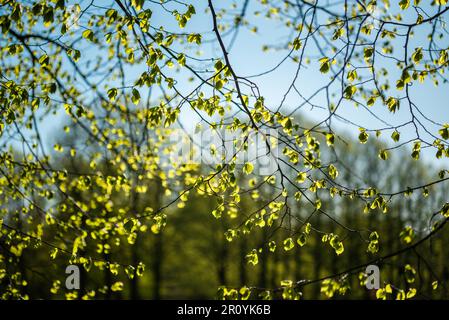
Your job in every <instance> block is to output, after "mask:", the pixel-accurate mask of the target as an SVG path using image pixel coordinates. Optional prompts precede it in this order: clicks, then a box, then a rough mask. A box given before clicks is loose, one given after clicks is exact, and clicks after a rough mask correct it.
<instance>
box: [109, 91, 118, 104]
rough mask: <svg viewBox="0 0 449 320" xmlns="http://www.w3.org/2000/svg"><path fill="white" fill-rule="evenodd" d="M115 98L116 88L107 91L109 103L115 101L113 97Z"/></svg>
mask: <svg viewBox="0 0 449 320" xmlns="http://www.w3.org/2000/svg"><path fill="white" fill-rule="evenodd" d="M116 96H117V89H116V88H111V89H109V90H108V97H109V99H110V100H111V101H114V100H115V97H116Z"/></svg>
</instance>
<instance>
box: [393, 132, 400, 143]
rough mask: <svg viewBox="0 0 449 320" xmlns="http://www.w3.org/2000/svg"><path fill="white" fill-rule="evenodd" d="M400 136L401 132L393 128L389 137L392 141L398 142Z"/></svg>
mask: <svg viewBox="0 0 449 320" xmlns="http://www.w3.org/2000/svg"><path fill="white" fill-rule="evenodd" d="M400 137H401V134H400V133H399V132H398V131H397V130H394V131H393V133H392V134H391V139H393V141H394V142H398V141H399V139H400Z"/></svg>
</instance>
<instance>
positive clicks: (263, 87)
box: [43, 1, 449, 166]
mask: <svg viewBox="0 0 449 320" xmlns="http://www.w3.org/2000/svg"><path fill="white" fill-rule="evenodd" d="M216 2H217V1H216ZM86 3H87V2H86V1H83V2H82V3H81V4H82V5H83V4H86ZM106 3H109V2H106V1H105V4H106ZM217 3H219V4H217V5H216V6H217V8H216V9H217V11H218V10H219V9H220V8H221V6H222V5H223V3H224V5H223V7H225V6H226V7H229V6H230V5H231V4H232V3H233V1H223V2H217ZM236 3H237V4H238V9H236V10H235V11H236V12H237V11H239V10H240V6H241V3H243V1H242V2H240V1H238V2H236ZM321 3H326V1H321ZM327 3H329V2H327ZM194 4H195V7H196V11H197V15H195V16H194V17H193V18H192V20H191V21H190V22H189V23H188V26H187V28H186V29H184V31H185V32H186V33H190V32H195V33H200V34H202V36H203V44H202V45H201V47H200V48H199V49H200V50H201V51H202V55H201V58H207V59H210V58H222V54H221V50H220V48H219V47H218V45H217V43H216V41H213V40H214V39H215V36H214V34H213V32H212V20H211V16H210V14H204V9H205V5H206V4H207V1H201V2H196V1H195V2H194ZM260 9H261V7H260V6H259V5H258V4H257V3H256V1H250V5H249V7H248V10H247V19H248V20H249V21H250V23H252V24H253V25H255V26H257V28H258V32H257V33H253V32H251V31H250V30H248V28H241V29H240V31H239V33H238V37H237V38H236V41H235V44H234V46H233V47H232V50H231V51H230V53H229V58H230V61H231V63H232V65H233V68H234V70H235V72H236V73H237V75H239V76H250V75H254V74H258V73H261V72H263V71H267V70H270V69H271V68H273V67H274V66H275V65H277V64H278V62H279V61H280V60H281V59H282V58H284V57H285V55H286V54H287V51H286V50H282V51H281V52H276V51H273V50H270V51H268V52H267V53H265V52H262V50H261V48H262V47H263V46H264V45H266V44H279V45H280V44H283V43H286V42H287V41H288V36H289V31H288V29H287V28H286V27H285V26H284V25H283V24H282V23H281V22H279V21H276V20H270V19H266V18H264V17H263V15H261V16H259V17H255V16H254V11H257V10H260ZM332 9H335V10H338V8H335V6H334V7H332ZM395 10H396V11H395ZM396 12H397V7H395V6H394V5H393V7H392V9H391V14H395V13H396ZM407 19H415V15H414V13H413V12H412V13H410V15H406V16H405V20H407ZM152 21H153V25H154V26H159V25H161V26H164V28H165V30H168V31H174V32H179V31H180V29H179V27H178V26H177V23H176V21H175V19H174V17H173V16H171V15H170V14H167V13H163V11H162V10H160V9H158V10H155V11H154V12H153V18H152ZM412 21H413V20H412ZM427 30H428V29H427V27H425V26H423V27H422V29H421V30H420V32H418V33H417V34H416V35H415V38H414V39H412V40H411V42H410V45H409V47H410V48H409V50H410V51H412V48H414V47H415V46H419V45H420V43H422V41H423V40H425V37H426V33H427ZM230 38H231V37H226V38H225V39H224V40H225V42H226V43H229V40H230ZM209 40H212V41H211V42H208V41H209ZM400 45H401V43H399V42H398V43H395V47H396V48H397V47H398V46H400ZM421 45H422V44H421ZM175 48H176V47H175ZM177 49H179V50H182V51H184V50H186V49H185V48H179V47H178V48H177ZM400 50H401V49H400V48H399V51H400ZM196 51H198V47H196V46H193V48H192V50H190V51H187V52H190V53H195V52H196ZM82 54H83V51H82ZM320 57H321V55H320V54H318V52H317V51H314V50H308V51H307V58H310V59H311V60H312V64H311V65H310V66H305V67H303V68H302V70H301V72H300V76H299V77H298V79H297V81H296V83H295V84H296V86H297V88H299V89H300V90H301V93H303V94H304V95H305V96H307V95H308V94H312V93H313V92H315V91H316V89H317V88H319V87H321V86H322V85H323V84H324V83H325V81H328V79H329V75H328V74H326V75H322V74H321V73H320V72H319V71H318V62H317V61H318V59H319V58H320ZM192 65H193V66H195V65H198V66H200V67H201V68H204V63H199V64H198V63H197V62H193V63H192ZM384 66H385V67H386V68H388V69H389V71H390V72H391V77H392V79H391V80H390V82H391V83H392V85H394V83H395V81H396V78H395V77H398V75H399V72H398V71H397V69H396V68H395V66H394V64H392V63H389V62H387V61H386V62H385V65H384ZM143 68H144V67H140V66H136V67H133V68H129V69H128V70H127V72H126V74H127V82H128V83H129V84H132V83H133V82H134V81H135V79H136V78H137V77H138V76H139V75H140V73H141V72H142V71H143ZM296 68H297V63H295V62H293V61H291V60H289V59H287V60H286V62H285V63H283V64H282V65H281V66H280V67H279V68H277V69H276V70H275V71H273V72H270V73H269V74H267V75H265V76H261V77H256V78H251V80H252V81H254V82H255V83H256V84H257V86H258V87H259V89H260V93H261V95H262V96H264V98H265V101H266V105H267V106H268V107H269V108H272V109H275V108H276V107H277V106H278V105H279V103H280V101H281V100H282V97H283V95H284V94H285V92H286V90H287V88H288V87H289V85H290V83H291V82H292V79H293V77H294V75H295V72H296ZM209 69H210V70H211V69H212V65H210V67H209ZM190 76H191V74H189V73H188V72H185V71H182V72H181V73H178V74H176V73H173V77H175V78H176V79H177V80H178V81H179V84H178V88H181V90H182V91H183V92H189V91H190V90H191V88H193V87H194V86H195V85H196V84H197V82H194V83H188V82H187V81H186V79H187V78H188V77H190ZM410 92H411V97H412V98H413V100H414V102H415V103H416V104H417V105H418V106H419V107H420V110H421V111H422V112H423V113H424V114H425V115H426V116H428V117H429V118H432V119H434V120H436V121H438V122H440V123H447V122H449V106H448V98H449V90H448V85H447V84H441V85H440V86H439V87H435V86H433V84H432V83H430V81H426V82H425V83H424V84H419V83H414V84H413V86H412V87H411V88H410ZM141 94H142V95H143V96H145V93H144V92H141ZM154 94H155V95H157V92H155V93H154ZM301 102H302V101H301V99H300V98H299V97H298V96H297V95H294V94H290V95H289V96H288V97H287V98H286V100H285V103H284V108H283V109H282V111H283V112H284V113H288V110H291V108H293V107H295V106H297V105H298V104H299V103H301ZM312 102H313V103H314V104H316V105H325V104H326V103H325V97H324V95H318V96H317V97H316V98H314V99H313V100H312ZM301 110H302V111H301V113H299V118H301V116H306V117H307V118H308V119H312V120H314V121H317V122H319V121H321V120H323V119H324V118H326V116H327V115H328V111H327V110H321V109H318V108H314V109H311V108H310V106H304V107H303V108H302V109H301ZM370 110H371V111H372V112H373V113H375V114H376V115H377V116H378V117H380V118H382V119H384V120H385V121H386V122H388V123H389V124H391V125H399V124H401V123H404V122H406V121H408V120H410V113H409V112H408V108H407V107H405V106H402V107H401V109H400V110H399V111H398V112H396V113H395V114H392V113H390V112H389V111H388V110H387V108H386V107H385V106H382V105H380V104H376V105H374V106H373V107H372V108H371V109H370ZM59 113H60V116H57V118H59V119H61V120H62V119H63V117H64V116H63V114H64V111H63V107H61V112H59ZM338 114H339V115H341V116H342V117H345V118H347V119H348V120H350V121H352V122H354V123H357V124H359V125H360V126H362V127H365V128H367V129H379V128H383V127H385V124H383V123H382V122H381V121H378V120H377V119H375V118H374V117H373V116H372V115H370V114H369V112H367V111H365V110H364V109H363V108H360V107H358V108H357V107H355V106H354V103H351V102H345V103H343V104H342V106H341V107H340V108H339V110H338ZM198 121H199V119H198V118H197V116H195V114H194V112H193V111H192V110H190V109H188V108H187V105H186V106H185V107H184V109H183V112H182V113H181V122H182V123H183V124H184V125H185V126H186V127H189V126H190V127H191V126H194V125H195V124H196V123H197V122H198ZM332 125H333V128H334V129H335V130H338V131H340V132H345V135H346V136H350V137H353V138H356V137H357V136H358V133H359V130H358V127H357V126H352V125H348V124H347V123H343V122H339V121H335V120H333V122H332ZM428 125H429V129H430V130H431V131H432V132H433V133H436V132H437V131H438V129H439V128H438V127H437V126H433V125H431V124H428ZM59 127H60V122H59V121H48V120H47V121H46V122H44V128H43V131H44V135H45V136H48V137H49V138H50V140H51V139H52V136H53V132H54V131H55V130H58V128H59ZM399 131H400V132H401V141H405V140H407V139H408V138H410V137H412V135H413V127H412V126H407V127H404V128H401V129H400V130H399ZM390 134H391V131H388V132H385V133H384V134H383V138H382V139H383V140H384V141H385V142H386V143H390V142H391V139H389V136H390ZM390 145H392V144H391V143H390ZM410 148H411V147H410V146H409V147H408V150H410ZM434 152H435V151H432V152H431V153H430V154H429V153H428V152H423V157H424V159H425V160H426V161H432V162H434V163H435V164H437V165H438V166H440V165H446V166H447V159H442V160H436V159H435V158H434V156H433V154H434Z"/></svg>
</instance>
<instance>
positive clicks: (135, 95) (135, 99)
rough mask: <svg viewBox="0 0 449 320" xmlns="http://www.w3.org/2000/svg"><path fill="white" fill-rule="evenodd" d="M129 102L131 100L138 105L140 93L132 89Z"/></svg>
mask: <svg viewBox="0 0 449 320" xmlns="http://www.w3.org/2000/svg"><path fill="white" fill-rule="evenodd" d="M131 100H132V102H133V103H134V104H135V105H138V104H139V101H140V93H139V90H137V89H135V88H133V90H132V97H131Z"/></svg>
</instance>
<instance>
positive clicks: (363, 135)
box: [359, 128, 369, 144]
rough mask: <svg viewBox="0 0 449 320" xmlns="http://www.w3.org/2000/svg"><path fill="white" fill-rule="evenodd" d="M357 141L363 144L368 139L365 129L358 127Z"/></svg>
mask: <svg viewBox="0 0 449 320" xmlns="http://www.w3.org/2000/svg"><path fill="white" fill-rule="evenodd" d="M359 130H360V134H359V141H360V143H363V144H365V143H366V142H367V141H368V137H369V135H368V133H366V131H365V129H362V128H360V129H359Z"/></svg>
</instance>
